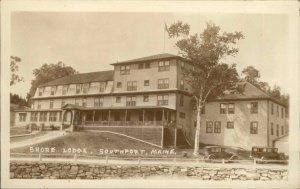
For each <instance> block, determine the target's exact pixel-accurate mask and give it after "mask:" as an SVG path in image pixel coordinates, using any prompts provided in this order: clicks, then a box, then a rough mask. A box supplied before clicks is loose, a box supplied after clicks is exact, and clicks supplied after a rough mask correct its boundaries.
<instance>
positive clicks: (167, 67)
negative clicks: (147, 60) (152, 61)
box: [158, 61, 170, 71]
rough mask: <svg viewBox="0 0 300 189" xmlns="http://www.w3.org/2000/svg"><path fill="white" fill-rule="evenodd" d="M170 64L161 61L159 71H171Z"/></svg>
mask: <svg viewBox="0 0 300 189" xmlns="http://www.w3.org/2000/svg"><path fill="white" fill-rule="evenodd" d="M169 70H170V62H169V61H160V62H158V71H169Z"/></svg>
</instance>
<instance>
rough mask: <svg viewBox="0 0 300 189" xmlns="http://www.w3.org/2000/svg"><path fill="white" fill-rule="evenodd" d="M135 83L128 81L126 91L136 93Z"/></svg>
mask: <svg viewBox="0 0 300 189" xmlns="http://www.w3.org/2000/svg"><path fill="white" fill-rule="evenodd" d="M136 83H137V82H136V81H128V82H127V91H136V89H137V87H136Z"/></svg>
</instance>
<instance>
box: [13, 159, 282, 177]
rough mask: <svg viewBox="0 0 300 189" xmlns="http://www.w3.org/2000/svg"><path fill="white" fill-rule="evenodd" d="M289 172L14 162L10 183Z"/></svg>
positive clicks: (258, 174)
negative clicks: (23, 180)
mask: <svg viewBox="0 0 300 189" xmlns="http://www.w3.org/2000/svg"><path fill="white" fill-rule="evenodd" d="M287 175H288V172H287V169H286V168H281V169H275V168H268V169H267V168H257V169H250V168H248V169H246V168H217V167H203V166H182V165H176V166H171V165H141V166H138V165H88V164H80V163H46V162H38V163H37V162H26V163H25V162H11V163H10V178H11V179H21V178H22V179H108V178H114V179H126V178H156V177H162V176H163V177H164V178H176V179H178V178H184V179H187V178H191V179H198V180H263V181H268V180H287Z"/></svg>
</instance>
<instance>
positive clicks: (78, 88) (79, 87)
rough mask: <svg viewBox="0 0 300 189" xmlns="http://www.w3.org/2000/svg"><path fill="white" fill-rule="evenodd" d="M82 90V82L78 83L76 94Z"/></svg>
mask: <svg viewBox="0 0 300 189" xmlns="http://www.w3.org/2000/svg"><path fill="white" fill-rule="evenodd" d="M80 91H81V84H77V85H76V94H79V93H80Z"/></svg>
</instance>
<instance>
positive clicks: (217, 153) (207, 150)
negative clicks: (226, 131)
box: [204, 146, 237, 160]
mask: <svg viewBox="0 0 300 189" xmlns="http://www.w3.org/2000/svg"><path fill="white" fill-rule="evenodd" d="M227 149H228V148H227V147H224V146H206V147H204V158H205V159H225V160H234V159H236V158H237V155H236V154H235V153H233V152H228V150H227Z"/></svg>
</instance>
